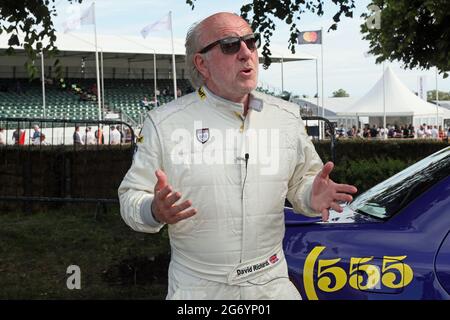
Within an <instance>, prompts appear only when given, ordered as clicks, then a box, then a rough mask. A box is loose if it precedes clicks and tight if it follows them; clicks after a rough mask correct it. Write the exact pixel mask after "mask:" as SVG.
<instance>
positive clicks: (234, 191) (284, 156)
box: [119, 12, 356, 299]
mask: <svg viewBox="0 0 450 320" xmlns="http://www.w3.org/2000/svg"><path fill="white" fill-rule="evenodd" d="M258 44H259V38H258V36H257V35H255V34H254V33H253V31H252V30H251V28H250V26H249V25H248V23H247V22H246V21H245V20H244V19H242V18H241V17H239V16H237V15H235V14H231V13H224V12H222V13H217V14H214V15H212V16H210V17H208V18H206V19H205V20H203V21H201V22H200V23H198V24H195V25H194V26H193V27H192V28H191V29H190V30H189V32H188V34H187V38H186V67H187V69H188V72H189V74H190V78H191V82H192V84H193V86H194V87H196V88H197V91H196V92H193V93H191V94H188V95H185V96H184V97H181V98H180V99H178V100H176V101H173V102H171V103H169V104H167V105H165V106H162V107H160V108H157V109H154V110H152V111H151V112H149V113H148V117H147V119H146V121H145V124H144V127H143V129H142V133H141V138H140V139H139V141H140V143H139V148H138V151H137V153H136V154H135V158H134V161H133V164H132V166H131V168H130V170H129V171H128V173H127V174H126V176H125V178H124V180H123V182H122V184H121V185H120V187H119V197H120V204H121V214H122V217H123V219H124V221H125V222H126V223H127V224H128V225H129V226H130V227H131V228H133V229H134V230H137V231H141V232H150V233H154V232H158V231H159V230H160V229H161V228H162V227H163V226H164V225H165V224H168V225H169V236H170V243H171V249H172V256H171V263H170V266H169V288H168V294H167V298H168V299H300V295H299V293H298V291H297V290H296V288H295V287H294V286H293V285H292V283H291V282H290V281H289V278H288V273H287V265H286V260H285V258H284V255H283V249H282V240H283V236H284V212H283V209H284V200H285V198H286V197H287V198H288V199H289V201H290V202H291V203H292V204H293V206H294V209H295V210H296V211H298V212H301V213H302V214H305V215H309V216H314V215H318V216H320V215H322V217H323V219H324V220H327V218H328V210H329V209H330V208H332V209H334V210H337V211H341V208H340V206H339V205H338V202H339V201H351V199H352V197H351V195H349V193H354V192H356V188H355V187H353V186H349V185H340V184H336V183H334V182H333V181H331V180H330V179H329V173H330V172H331V170H332V168H333V164H332V163H327V164H326V165H325V166H323V164H322V161H321V160H320V158H319V156H318V155H317V153H316V151H315V149H314V146H313V144H312V143H311V141H310V139H309V138H308V136H307V134H306V131H305V128H304V126H303V122H302V119H301V118H300V116H299V113H300V111H299V108H298V106H296V105H293V104H290V103H288V102H286V101H283V100H280V99H277V98H274V97H270V96H267V95H264V94H260V93H258V92H255V91H254V89H255V88H256V85H257V78H258V53H257V47H258Z"/></svg>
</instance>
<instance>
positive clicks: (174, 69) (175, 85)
mask: <svg viewBox="0 0 450 320" xmlns="http://www.w3.org/2000/svg"><path fill="white" fill-rule="evenodd" d="M169 21H170V38H171V41H172V69H173V71H172V74H173V96H174V97H175V100H177V68H176V64H175V50H174V48H173V28H172V11H169Z"/></svg>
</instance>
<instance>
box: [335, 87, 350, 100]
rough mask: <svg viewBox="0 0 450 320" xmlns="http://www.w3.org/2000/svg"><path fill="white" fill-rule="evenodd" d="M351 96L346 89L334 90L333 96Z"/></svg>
mask: <svg viewBox="0 0 450 320" xmlns="http://www.w3.org/2000/svg"><path fill="white" fill-rule="evenodd" d="M342 97H350V95H349V94H348V93H347V91H345V90H344V89H339V90H337V91H334V92H333V98H342Z"/></svg>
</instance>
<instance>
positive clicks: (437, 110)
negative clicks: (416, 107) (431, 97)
mask: <svg viewBox="0 0 450 320" xmlns="http://www.w3.org/2000/svg"><path fill="white" fill-rule="evenodd" d="M438 125H439V91H438V68H437V67H436V126H438ZM438 128H439V127H438Z"/></svg>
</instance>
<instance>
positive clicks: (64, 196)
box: [0, 118, 136, 210]
mask: <svg viewBox="0 0 450 320" xmlns="http://www.w3.org/2000/svg"><path fill="white" fill-rule="evenodd" d="M36 126H37V127H36ZM0 127H1V128H5V129H4V130H3V131H4V132H3V134H4V136H5V140H6V144H5V145H3V146H2V147H1V148H0V155H1V156H0V181H1V183H0V202H22V203H23V204H24V206H25V207H29V204H30V203H33V202H50V203H52V202H53V203H96V204H97V207H99V206H100V205H103V208H104V209H105V210H106V207H105V206H106V204H108V203H118V199H117V193H114V192H112V191H111V190H117V187H118V184H119V183H120V181H121V179H122V178H123V172H124V171H126V170H128V168H129V166H130V165H131V161H132V155H133V153H134V151H135V140H136V139H135V134H134V130H133V128H132V127H131V126H130V125H129V124H127V123H125V122H122V121H114V120H104V121H97V120H65V119H25V118H0ZM113 127H114V129H113ZM13 128H15V129H13ZM35 128H36V130H35ZM75 128H78V129H77V130H78V131H77V132H78V133H75ZM119 130H120V131H121V132H122V135H121V133H120V131H119ZM35 132H37V133H36V134H35ZM43 137H45V139H42V138H43ZM99 177H108V178H109V177H110V179H99ZM99 181H102V183H101V184H100V183H99Z"/></svg>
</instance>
